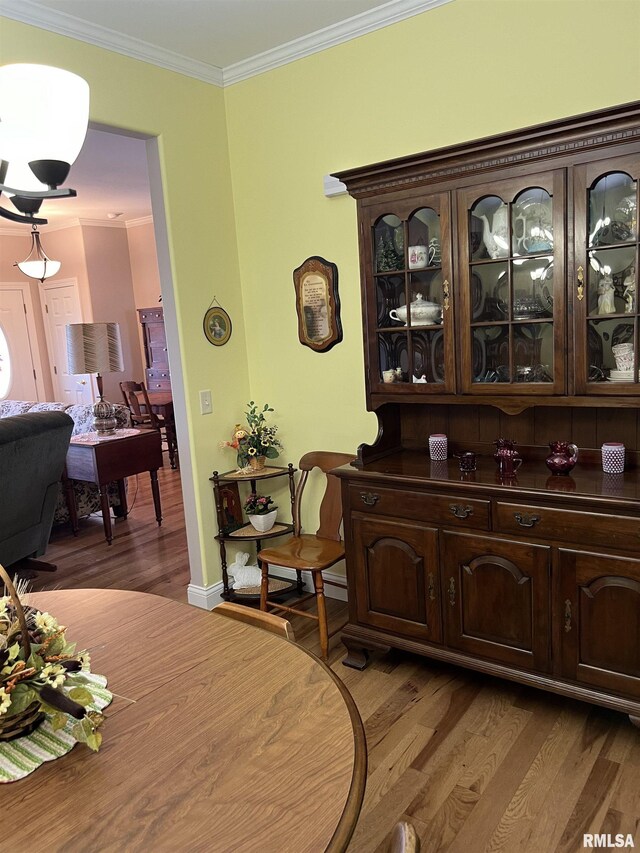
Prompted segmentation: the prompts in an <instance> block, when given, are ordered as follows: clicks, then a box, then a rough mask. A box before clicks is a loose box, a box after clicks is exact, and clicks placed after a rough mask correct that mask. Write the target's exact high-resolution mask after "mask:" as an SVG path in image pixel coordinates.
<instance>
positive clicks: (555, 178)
mask: <svg viewBox="0 0 640 853" xmlns="http://www.w3.org/2000/svg"><path fill="white" fill-rule="evenodd" d="M564 195H565V191H564V182H563V178H562V173H561V172H546V173H540V174H535V175H527V176H525V177H520V178H517V179H513V180H509V179H507V180H503V181H495V182H492V183H491V184H483V185H481V186H475V187H468V188H466V189H464V190H460V191H459V193H458V215H459V233H460V235H461V246H460V251H461V270H460V273H461V275H460V285H461V290H460V297H461V314H462V322H461V326H460V328H461V337H462V340H461V350H462V363H461V378H462V386H463V390H464V391H466V392H470V393H473V394H486V395H496V394H498V395H503V394H511V395H518V394H519V395H525V394H526V395H527V396H529V395H530V394H538V395H550V394H554V393H561V392H562V391H564V387H565V381H564V374H565V370H564V365H565V346H564V343H563V342H564V304H565V303H564V292H563V289H564V251H563V246H564V223H563V212H564Z"/></svg>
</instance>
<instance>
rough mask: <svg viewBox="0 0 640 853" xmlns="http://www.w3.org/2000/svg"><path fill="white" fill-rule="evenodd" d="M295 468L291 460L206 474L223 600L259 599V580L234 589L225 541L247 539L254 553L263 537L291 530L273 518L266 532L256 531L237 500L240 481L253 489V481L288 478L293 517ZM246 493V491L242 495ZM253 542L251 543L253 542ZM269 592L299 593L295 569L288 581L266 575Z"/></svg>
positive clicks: (289, 525) (299, 579) (243, 542)
mask: <svg viewBox="0 0 640 853" xmlns="http://www.w3.org/2000/svg"><path fill="white" fill-rule="evenodd" d="M296 471H297V469H296V468H294V467H293V465H292V464H291V463H289V465H288V466H287V467H286V468H284V467H280V466H273V467H271V466H268V467H266V468H263V469H262V470H261V471H251V472H250V473H244V472H243V471H238V470H235V471H227V472H226V473H224V474H219V473H218V472H217V471H214V472H213V475H212V476H211V477H210V478H209V479H210V480H211V482H212V483H213V495H214V500H215V505H216V517H217V521H218V533H217V534H216V537H215V539H216V542H217V543H218V546H219V548H220V561H221V563H222V586H223V591H222V593H221V594H222V598H224V599H225V600H227V601H241V602H244V603H245V604H247V603H256V604H257V603H259V601H260V584H259V583H258V584H257V585H256V587H255V588H253V587H248V588H245V589H238V590H234V589H233V588H232V586H231V584H230V582H229V574H228V572H227V543H228V542H233V543H235V544H241V545H242V547H243V548H244V547H245V545H246V544H247V543H250V548H251V549H252V550H254V549H255V553H256V554H257V553H258V552H259V551H260V550H261V548H262V542H263V540H266V539H274V538H276V537H278V536H284V535H285V534H287V533H293V523H286V522H284V523H283V522H281V521H277V520H276V522H275V524H274V525H273V526H272V527H271V528H270V529H269V530H268V531H266V532H260V531H258V530H256V528H255V527H254V526H253V525H252V524H251V523H250V522H249V520H248V518H245V516H244V514H243V512H242V508H241V504H240V485H241V484H246V485H247V486H248V487H249V489H247V488H246V486H245V491H246V492H247V494H248V491H249V490H250V491H251V492H257V489H256V484H257V483H258V482H262V481H263V480H272V479H277V478H280V477H287V478H288V485H289V496H290V501H291V510H290V513H289V515H290V517H291V518H293V500H294V493H295V482H294V474H295V472H296ZM245 497H246V495H245ZM254 543H255V544H254ZM269 577H270V583H269V592H270V595H271V596H272V597H280V596H284V595H287V594H288V593H290V592H292V591H296V592H298V593H301V592H302V591H303V588H304V587H303V582H302V575H301V573H300V572H298V577H297V580H296V581H294V582H291V581H289V580H287V579H285V578H280V577H277V576H275V575H274V576H271V575H270V576H269Z"/></svg>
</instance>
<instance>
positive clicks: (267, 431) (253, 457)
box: [220, 400, 282, 471]
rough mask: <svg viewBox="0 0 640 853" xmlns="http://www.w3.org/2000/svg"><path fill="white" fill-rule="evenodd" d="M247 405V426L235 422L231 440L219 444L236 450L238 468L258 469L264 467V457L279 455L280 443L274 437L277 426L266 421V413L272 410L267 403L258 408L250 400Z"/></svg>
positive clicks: (272, 457)
mask: <svg viewBox="0 0 640 853" xmlns="http://www.w3.org/2000/svg"><path fill="white" fill-rule="evenodd" d="M247 406H248V411H247V412H245V415H246V418H247V426H246V427H244V426H242V424H236V425H235V428H234V430H233V436H232V439H231V441H223V442H221V444H220V446H221V447H232V448H234V450H236V451H237V454H238V456H237V461H238V469H239V470H246V471H251V470H254V471H259V470H261V469H262V468H264V463H265V459H275V458H276V457H277V456H279V455H280V451H281V450H282V444H281V443H280V441H279V439H278V438H276V432H277V431H278V427H277V426H270V425H269V424H268V423H267V419H266V413H267V412H273V411H274V410H273V409H272V408H271V407H270V406H269V404H268V403H265V404H264V406H263V407H262V408H261V409H260V408H259V407H258V406H257V405H256V403H255V402H254V401H253V400H250V401H249V403H247Z"/></svg>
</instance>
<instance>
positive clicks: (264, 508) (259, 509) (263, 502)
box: [244, 492, 278, 515]
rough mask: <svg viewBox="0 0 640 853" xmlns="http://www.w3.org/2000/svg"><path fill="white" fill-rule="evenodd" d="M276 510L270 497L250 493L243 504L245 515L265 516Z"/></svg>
mask: <svg viewBox="0 0 640 853" xmlns="http://www.w3.org/2000/svg"><path fill="white" fill-rule="evenodd" d="M275 509H278V507H277V506H275V504H274V503H273V500H272V498H271V496H270V495H258V494H256V492H251V494H250V495H249V497H248V498H247V499H246V501H245V502H244V511H245V512H246V513H247V515H266V514H267V513H268V512H273V510H275Z"/></svg>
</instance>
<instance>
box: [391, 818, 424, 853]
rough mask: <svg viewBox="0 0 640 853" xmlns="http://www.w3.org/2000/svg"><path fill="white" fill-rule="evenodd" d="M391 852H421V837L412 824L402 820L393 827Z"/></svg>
mask: <svg viewBox="0 0 640 853" xmlns="http://www.w3.org/2000/svg"><path fill="white" fill-rule="evenodd" d="M389 853H420V839H419V838H418V834H417V833H416V831H415V828H414V827H413V825H412V824H410V823H408V822H407V821H406V820H401V821H399V823H397V824H396V825H395V827H394V829H393V833H392V835H391V846H390V847H389Z"/></svg>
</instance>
